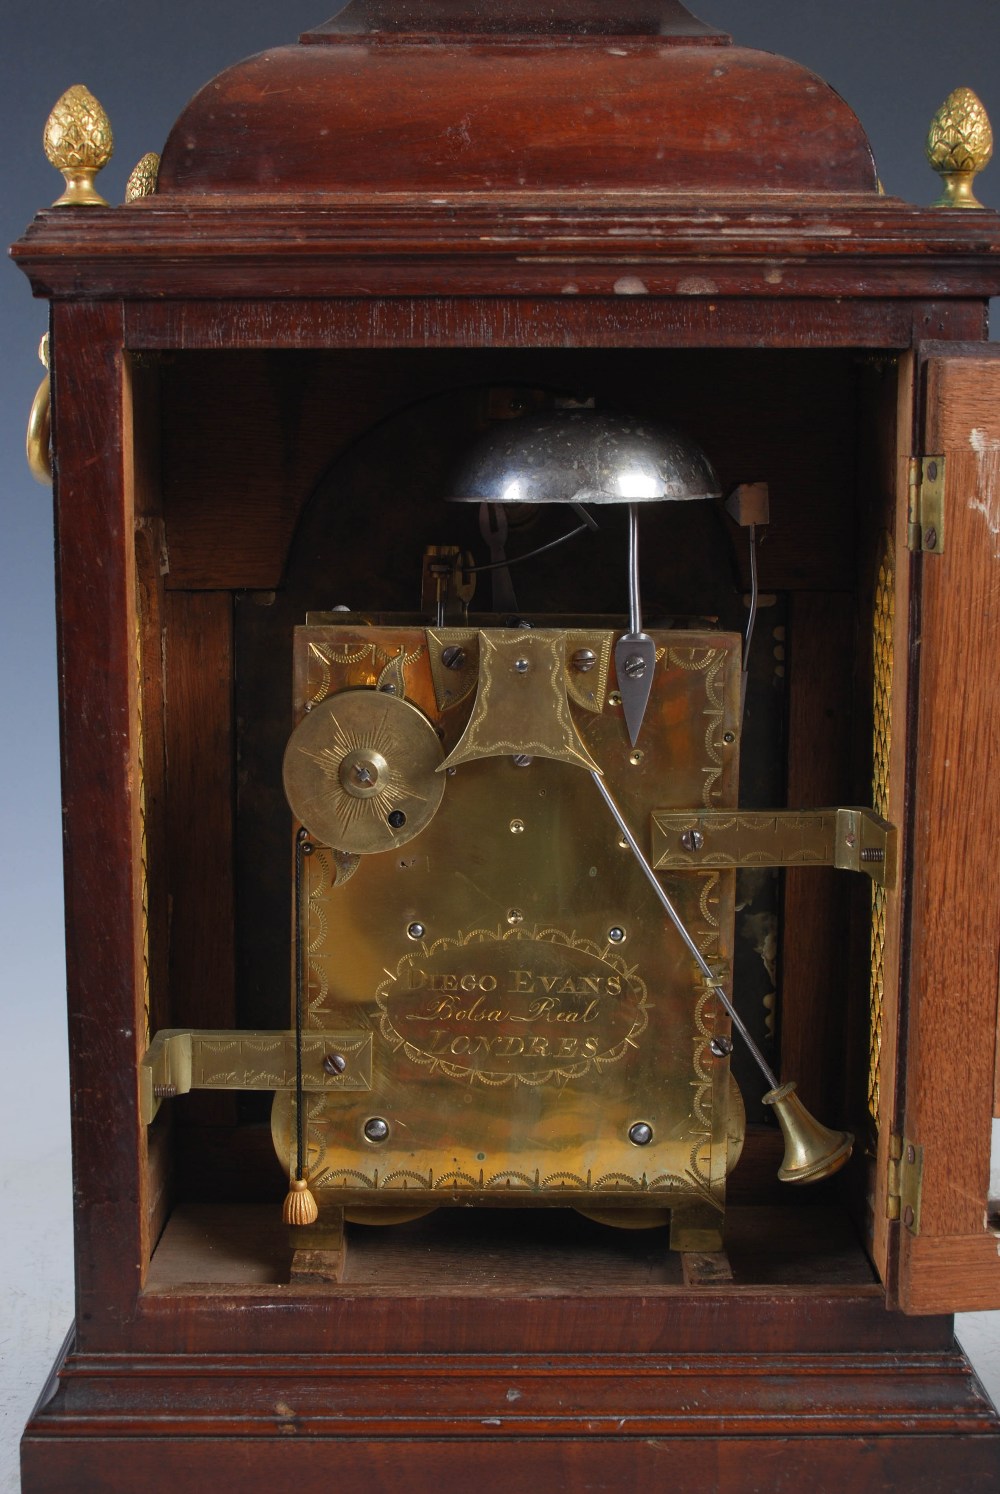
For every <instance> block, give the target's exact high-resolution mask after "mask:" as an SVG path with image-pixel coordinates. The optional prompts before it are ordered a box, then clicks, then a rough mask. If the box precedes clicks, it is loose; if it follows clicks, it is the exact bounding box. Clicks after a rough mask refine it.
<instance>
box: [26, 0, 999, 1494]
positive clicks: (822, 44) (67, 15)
mask: <svg viewBox="0 0 1000 1494" xmlns="http://www.w3.org/2000/svg"><path fill="white" fill-rule="evenodd" d="M496 3H497V4H498V5H500V4H502V0H496ZM613 4H614V0H609V6H611V5H613ZM337 8H338V7H337V5H336V3H335V0H327V5H326V6H324V3H323V0H285V3H278V0H272V3H262V0H247V3H244V4H238V3H236V0H172V3H162V0H161V3H159V4H153V3H152V0H88V3H86V4H81V3H79V0H75V3H72V4H71V3H69V0H47V3H43V0H34V3H29V0H6V3H5V4H4V6H3V11H2V14H3V18H4V22H5V24H4V27H3V34H4V40H5V52H4V55H3V58H2V60H0V71H2V94H0V103H2V118H3V126H2V132H0V140H2V145H0V163H2V164H0V187H2V189H0V216H2V226H0V239H2V240H3V242H4V243H9V242H11V241H12V240H13V239H15V238H17V237H18V236H19V235H20V233H21V231H22V230H23V228H24V227H25V225H26V224H27V223H28V222H29V220H30V219H31V217H32V215H33V213H34V212H35V211H36V209H37V208H38V207H40V206H42V205H45V204H47V203H49V202H51V201H52V200H53V199H54V198H55V197H56V196H57V195H58V192H59V191H60V189H61V185H62V183H61V179H60V178H59V177H58V176H57V174H56V173H55V172H54V171H53V170H52V168H51V167H50V166H49V165H48V163H47V162H46V160H45V158H44V155H43V153H42V147H41V133H42V127H43V125H44V123H45V119H46V116H47V114H48V112H49V110H50V108H51V107H52V105H53V103H54V102H55V100H56V99H57V98H58V96H59V95H60V94H61V93H62V92H63V90H64V89H66V88H67V87H69V85H70V84H72V83H86V85H87V86H88V87H89V88H90V89H91V91H92V92H93V93H95V94H96V95H97V97H98V98H99V99H100V100H101V102H102V104H103V105H104V107H105V108H106V109H107V111H108V114H109V115H110V117H111V121H112V125H113V128H114V133H115V144H116V148H115V156H114V159H113V161H112V163H111V165H110V166H109V167H108V168H107V169H106V170H105V171H104V172H103V173H102V175H101V178H100V181H99V183H98V185H99V187H100V189H101V191H102V192H103V194H104V195H105V196H106V197H107V198H108V200H109V201H111V202H120V201H121V197H122V192H123V188H124V184H125V180H126V178H127V176H128V173H129V171H130V170H131V168H132V166H133V165H134V164H135V162H136V161H137V160H138V158H139V157H140V156H141V155H142V154H143V153H144V152H145V151H148V150H159V149H160V148H161V147H162V144H163V141H164V139H165V138H166V135H167V132H168V130H169V128H170V125H171V123H172V121H173V120H174V118H175V117H176V116H177V114H178V113H179V112H180V109H181V107H182V106H183V105H184V103H185V102H186V101H187V99H188V98H189V97H190V96H191V94H192V93H194V92H195V90H196V89H197V88H199V87H200V86H201V85H202V84H203V83H205V82H207V81H208V80H209V79H210V78H211V77H212V76H213V75H214V74H215V73H217V72H219V71H220V70H221V69H222V68H223V67H225V66H227V65H228V64H229V63H231V62H235V61H236V60H237V59H239V58H241V57H244V56H248V55H249V54H251V53H253V52H257V51H260V50H262V49H263V48H265V47H269V46H276V45H280V44H282V43H286V42H292V41H294V40H295V38H296V37H297V35H298V33H299V32H300V31H302V30H304V29H305V28H306V27H307V26H310V25H313V24H315V23H317V22H319V21H322V20H324V19H326V17H327V16H328V15H329V14H331V13H332V12H333V11H335V10H336V9H337ZM693 9H694V10H695V11H696V12H697V13H698V14H700V15H701V16H702V17H703V19H705V20H708V21H712V22H715V23H716V24H719V25H722V26H725V27H727V28H728V29H729V30H731V31H732V32H733V34H734V37H735V39H736V40H737V41H738V42H741V43H743V44H745V45H748V46H757V47H761V48H764V49H766V50H768V51H774V52H781V53H784V54H786V55H787V56H789V57H793V58H796V59H797V60H798V61H800V62H803V63H805V64H807V65H808V66H810V67H812V68H813V69H815V70H816V71H817V72H818V73H820V74H821V75H822V76H823V77H825V78H826V79H827V80H828V81H829V82H830V83H832V84H833V86H834V87H835V88H836V89H837V90H838V91H839V92H840V93H841V94H843V95H844V97H845V98H846V99H847V100H848V102H849V103H850V104H851V105H852V106H853V107H854V109H855V111H856V112H857V114H858V115H859V116H860V118H861V121H862V123H863V124H864V125H865V127H866V128H867V130H868V133H869V136H870V138H871V141H872V144H873V147H874V151H875V158H876V161H877V163H878V167H879V172H880V175H881V178H882V181H883V183H884V184H885V188H886V191H887V192H890V193H893V194H896V195H899V196H902V197H906V198H908V199H909V200H910V201H913V202H918V203H928V202H930V201H931V200H932V199H933V198H934V197H935V196H936V195H937V193H936V178H935V177H934V176H933V174H932V173H931V171H930V170H929V169H928V167H927V166H926V164H925V162H924V159H923V141H924V138H925V134H926V129H927V124H928V121H929V119H930V116H931V115H932V113H933V112H934V110H935V109H936V108H937V106H938V105H939V104H940V103H941V101H942V100H943V98H944V97H945V95H946V94H947V93H948V92H949V91H950V90H951V89H952V88H955V87H957V86H959V85H960V84H966V85H968V86H970V87H972V88H974V89H975V90H976V92H977V93H978V94H979V95H980V97H981V98H982V99H983V101H984V103H985V104H986V106H987V109H988V110H989V111H990V112H991V114H992V116H993V118H994V120H995V121H996V123H997V126H998V130H1000V3H998V0H961V3H960V4H958V5H955V6H952V7H949V6H946V5H943V4H941V3H940V0H896V3H887V0H881V3H879V0H868V3H865V0H840V3H831V0H702V3H701V4H694V5H693ZM980 195H981V197H982V199H983V200H984V201H985V202H987V203H989V204H991V205H992V204H996V203H998V202H1000V162H998V164H997V165H996V166H995V167H994V168H993V169H992V171H989V172H987V173H986V175H985V177H984V178H983V179H982V185H981V189H980ZM0 303H2V308H3V312H2V321H0V326H2V329H3V344H2V347H3V356H2V360H0V379H2V397H0V456H2V460H0V474H2V476H0V638H2V645H0V719H2V723H3V726H2V731H0V1060H2V1062H0V1075H2V1078H0V1155H2V1159H3V1166H2V1170H0V1247H2V1254H0V1271H2V1273H3V1281H4V1290H3V1299H4V1301H3V1308H2V1309H0V1314H2V1315H0V1358H2V1360H3V1361H4V1365H5V1368H4V1372H3V1376H2V1380H0V1490H9V1489H16V1488H17V1482H16V1473H15V1466H16V1465H15V1446H14V1443H15V1439H16V1437H17V1436H18V1435H19V1432H20V1427H21V1424H22V1422H23V1420H24V1417H25V1415H26V1414H27V1412H28V1410H29V1409H30V1404H31V1402H32V1400H33V1398H34V1394H35V1392H36V1391H37V1390H38V1389H39V1388H40V1386H41V1383H42V1380H43V1378H44V1374H45V1371H46V1369H47V1367H48V1363H49V1362H50V1360H51V1358H52V1355H53V1354H54V1352H55V1349H56V1347H57V1344H58V1340H59V1339H60V1338H61V1336H62V1332H63V1331H64V1329H65V1327H66V1326H67V1325H68V1322H69V1316H70V1310H71V1308H70V1301H71V1298H70V1285H69V1275H70V1264H69V1263H70V1238H69V1183H68V1167H67V1162H66V1141H65V1136H66V1128H67V1117H68V1105H67V1095H66V1059H65V1024H64V1021H63V1017H62V1007H63V960H62V931H61V907H60V896H61V885H60V883H61V867H60V846H59V818H60V816H59V780H58V753H57V740H56V732H57V726H56V662H55V634H54V625H53V591H52V522H51V498H50V493H49V490H48V489H46V488H43V487H40V486H38V485H37V484H36V483H34V482H33V481H32V479H31V477H30V476H29V474H28V471H27V468H26V466H25V462H24V455H23V442H24V426H25V420H26V417H27V413H28V408H29V405H30V402H31V399H32V396H33V394H34V391H35V388H36V385H37V383H38V380H39V378H40V376H41V370H40V367H39V365H38V363H37V362H36V357H35V349H36V347H37V344H38V340H39V338H40V336H41V334H42V332H43V331H44V330H45V326H46V318H45V307H44V305H43V304H41V303H37V302H33V301H32V299H31V295H30V291H29V287H28V284H27V281H26V280H25V279H24V278H23V276H22V275H21V274H20V273H19V272H18V271H17V270H15V269H14V268H13V266H11V265H9V264H7V265H4V266H3V267H2V269H0ZM987 1040H989V1041H992V1039H991V1038H989V1037H988V1036H987ZM996 1321H997V1319H996V1318H995V1317H994V1316H993V1315H990V1316H989V1317H987V1315H984V1314H981V1315H978V1317H977V1320H976V1321H975V1322H966V1323H965V1324H963V1331H964V1332H965V1333H966V1334H967V1336H968V1339H969V1342H970V1343H972V1341H973V1337H974V1336H975V1345H974V1352H975V1353H976V1357H977V1361H978V1362H980V1363H984V1364H985V1363H986V1361H987V1360H988V1358H989V1355H990V1342H989V1340H988V1339H987V1338H986V1337H985V1336H984V1335H986V1334H994V1333H995V1332H996V1329H995V1323H996ZM993 1352H994V1354H995V1355H996V1357H995V1359H994V1372H995V1373H998V1378H1000V1354H996V1340H995V1337H994V1338H993ZM996 1393H997V1391H996V1389H994V1395H996Z"/></svg>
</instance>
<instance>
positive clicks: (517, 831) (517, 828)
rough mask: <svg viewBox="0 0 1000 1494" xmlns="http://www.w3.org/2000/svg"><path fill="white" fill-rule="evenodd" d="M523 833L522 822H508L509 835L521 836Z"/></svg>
mask: <svg viewBox="0 0 1000 1494" xmlns="http://www.w3.org/2000/svg"><path fill="white" fill-rule="evenodd" d="M523 832H524V821H523V820H511V822H510V833H511V835H521V834H523Z"/></svg>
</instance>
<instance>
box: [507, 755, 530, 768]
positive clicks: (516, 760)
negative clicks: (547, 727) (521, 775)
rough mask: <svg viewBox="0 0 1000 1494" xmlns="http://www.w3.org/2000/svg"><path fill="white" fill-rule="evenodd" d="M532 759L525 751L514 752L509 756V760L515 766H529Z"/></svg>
mask: <svg viewBox="0 0 1000 1494" xmlns="http://www.w3.org/2000/svg"><path fill="white" fill-rule="evenodd" d="M534 761H535V759H534V758H533V757H529V756H528V754H527V753H526V752H515V754H514V756H513V757H512V758H511V762H512V763H513V764H514V767H515V768H530V767H531V765H532V763H533V762H534Z"/></svg>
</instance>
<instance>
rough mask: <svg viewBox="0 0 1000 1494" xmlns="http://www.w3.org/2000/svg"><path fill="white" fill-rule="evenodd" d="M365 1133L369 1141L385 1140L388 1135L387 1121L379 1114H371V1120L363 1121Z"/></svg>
mask: <svg viewBox="0 0 1000 1494" xmlns="http://www.w3.org/2000/svg"><path fill="white" fill-rule="evenodd" d="M365 1135H366V1136H367V1138H368V1140H369V1141H385V1139H386V1137H387V1136H388V1135H389V1122H388V1121H386V1120H383V1119H382V1117H381V1116H380V1115H373V1116H372V1118H371V1120H366V1121H365Z"/></svg>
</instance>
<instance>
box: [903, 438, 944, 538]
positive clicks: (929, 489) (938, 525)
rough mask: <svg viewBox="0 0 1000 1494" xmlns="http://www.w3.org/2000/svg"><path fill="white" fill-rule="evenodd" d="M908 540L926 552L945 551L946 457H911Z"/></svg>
mask: <svg viewBox="0 0 1000 1494" xmlns="http://www.w3.org/2000/svg"><path fill="white" fill-rule="evenodd" d="M909 488H910V514H909V529H908V531H907V543H908V544H909V547H910V549H911V550H915V551H917V552H918V553H920V554H923V555H943V554H944V457H943V456H927V457H910V467H909Z"/></svg>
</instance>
